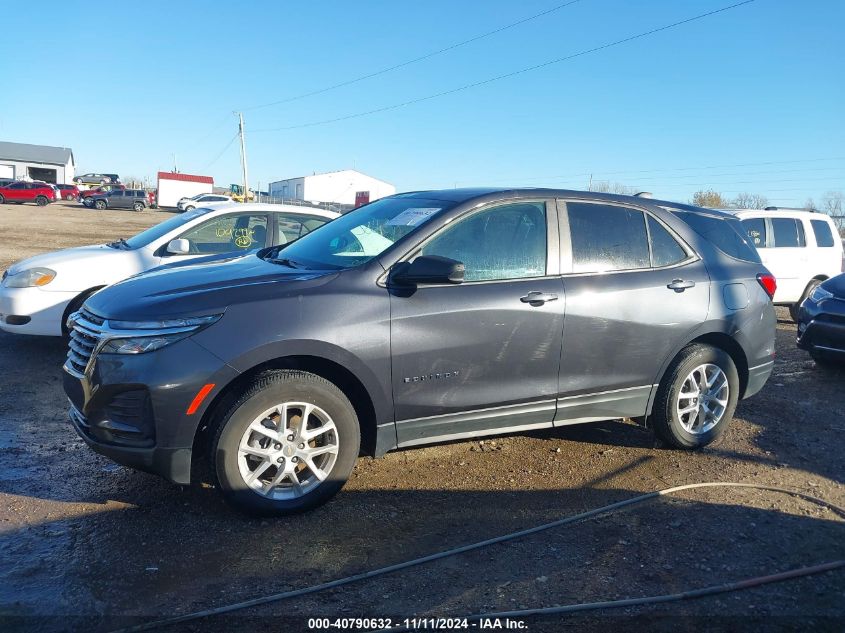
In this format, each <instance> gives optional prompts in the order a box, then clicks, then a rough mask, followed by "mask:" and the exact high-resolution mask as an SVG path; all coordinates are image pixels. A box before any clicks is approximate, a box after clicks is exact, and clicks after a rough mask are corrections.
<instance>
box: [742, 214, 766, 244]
mask: <svg viewBox="0 0 845 633" xmlns="http://www.w3.org/2000/svg"><path fill="white" fill-rule="evenodd" d="M742 226H743V228H744V229H745V232H746V234H747V235H748V239H750V240H751V243H752V244H754V246H756V247H757V248H766V219H765V218H746V219H745V220H742Z"/></svg>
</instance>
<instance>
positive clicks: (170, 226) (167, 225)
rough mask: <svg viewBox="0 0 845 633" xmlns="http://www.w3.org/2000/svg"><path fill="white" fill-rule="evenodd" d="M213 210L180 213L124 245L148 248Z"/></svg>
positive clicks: (133, 237)
mask: <svg viewBox="0 0 845 633" xmlns="http://www.w3.org/2000/svg"><path fill="white" fill-rule="evenodd" d="M210 211H211V209H205V208H203V209H191V210H190V211H185V213H180V214H179V215H174V216H173V217H172V218H170V219H169V220H165V221H164V222H162V223H161V224H156V225H155V226H151V227H150V228H148V229H147V230H146V231H142V232H140V233H138V234H137V235H133V236H132V237H130V238H129V239H128V240H126V241H125V242H124V243H125V244H126V246H127V247H129V248H131V249H135V248H143V247H145V246H148V245H149V244H151V243H152V242H155V241H156V240H157V239H159V238H160V237H162V236H164V235H167V234H168V233H170V232H171V231H173V230H174V229H178V228H179V227H180V226H183V225H185V224H187V223H188V222H190V221H191V220H193V219H195V218H198V217H199V216H201V215H205V214H206V213H209V212H210Z"/></svg>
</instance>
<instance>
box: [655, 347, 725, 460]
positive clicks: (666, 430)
mask: <svg viewBox="0 0 845 633" xmlns="http://www.w3.org/2000/svg"><path fill="white" fill-rule="evenodd" d="M738 398H739V375H738V373H737V370H736V365H735V364H734V362H733V359H732V358H731V357H730V355H728V353H727V352H725V351H724V350H721V349H719V348H716V347H712V346H710V345H690V346H688V347H686V348H684V349H683V350H682V351H681V352H680V353H679V354H678V356H677V357H676V358H675V360H674V361H672V364H671V365H670V366H669V369H668V370H667V371H666V374H665V375H664V377H663V380H662V381H661V383H660V386H659V387H658V389H657V397H656V398H655V402H654V407H653V409H652V413H651V415H650V416H649V420H650V421H651V423H652V425H653V427H654V432H655V433H656V434H657V436H658V437H659V438H660V439H662V440H663V441H664V442H666V443H667V444H669V445H671V446H673V447H675V448H686V449H692V448H701V447H702V446H707V445H708V444H711V443H713V442H715V441H716V440H718V439H719V438H720V437H721V436H722V434H723V433H724V432H725V430H726V429H727V427H728V424H729V423H730V421H731V418H732V417H733V414H734V410H735V409H736V403H737V400H738Z"/></svg>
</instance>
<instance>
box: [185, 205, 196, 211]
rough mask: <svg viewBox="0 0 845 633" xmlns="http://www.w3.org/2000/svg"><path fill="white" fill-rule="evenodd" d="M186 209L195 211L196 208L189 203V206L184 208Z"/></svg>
mask: <svg viewBox="0 0 845 633" xmlns="http://www.w3.org/2000/svg"><path fill="white" fill-rule="evenodd" d="M184 210H185V211H193V210H194V207H192V206H191V205H188V206H187V207H185V209H184Z"/></svg>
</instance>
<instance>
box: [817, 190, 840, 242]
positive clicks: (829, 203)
mask: <svg viewBox="0 0 845 633" xmlns="http://www.w3.org/2000/svg"><path fill="white" fill-rule="evenodd" d="M843 199H845V195H843V193H842V192H841V191H828V192H827V193H826V194H824V196H822V201H821V204H820V205H819V211H821V212H822V213H827V214H828V215H829V216H831V217H832V218H833V221H834V222H836V228H838V229H839V232H840V233H843V232H845V215H843Z"/></svg>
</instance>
